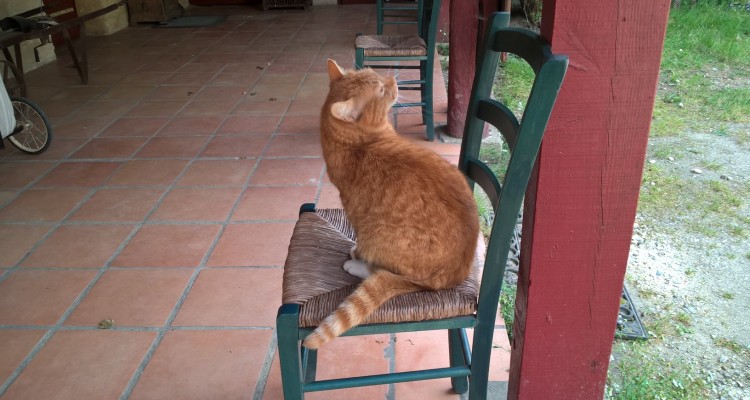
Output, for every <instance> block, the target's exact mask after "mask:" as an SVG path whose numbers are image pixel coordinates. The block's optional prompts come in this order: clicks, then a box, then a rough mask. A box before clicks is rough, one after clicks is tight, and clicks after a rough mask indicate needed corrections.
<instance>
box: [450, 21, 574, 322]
mask: <svg viewBox="0 0 750 400" xmlns="http://www.w3.org/2000/svg"><path fill="white" fill-rule="evenodd" d="M509 18H510V14H509V13H507V12H499V13H495V14H493V15H492V17H491V19H490V21H489V24H488V26H487V31H486V33H485V35H484V38H483V40H482V46H481V48H480V53H479V61H478V65H477V72H476V75H475V77H474V85H473V87H472V92H471V99H470V101H469V110H468V114H467V121H466V126H465V129H464V137H463V142H462V144H461V155H460V157H459V169H461V170H462V171H463V172H464V173H465V174H466V175H467V176H468V178H469V179H470V183H471V184H472V187H473V186H474V185H473V184H474V183H476V184H478V185H479V186H481V187H482V189H483V190H484V192H485V193H487V196H488V197H489V198H490V201H491V203H492V205H493V208H494V210H495V219H494V222H493V224H492V229H491V233H490V240H489V243H488V244H487V255H486V258H485V260H486V261H485V265H484V272H483V276H482V282H481V286H480V291H479V305H478V311H477V319H478V321H477V325H478V326H477V328H479V326H480V325H487V324H489V325H492V326H494V323H495V315H496V310H497V303H498V298H499V296H500V289H501V287H502V279H503V274H504V272H505V265H506V263H507V260H508V252H509V251H510V246H511V240H512V238H513V232H514V229H515V227H516V222H517V220H518V214H519V212H520V209H521V204H522V202H523V197H524V194H525V192H526V187H527V186H528V183H529V178H530V176H531V173H532V170H533V168H534V164H535V162H536V158H537V154H538V153H539V146H540V145H541V141H542V136H543V135H544V131H545V128H546V127H547V122H548V121H549V117H550V114H551V113H552V107H553V106H554V104H555V100H556V98H557V93H558V92H559V90H560V86H561V85H562V81H563V78H564V76H565V72H566V70H567V68H568V58H567V57H565V56H559V55H554V54H552V52H551V49H550V46H549V44H548V43H547V42H546V41H545V40H544V38H542V37H541V36H540V35H538V34H536V33H534V32H531V31H528V30H525V29H516V28H507V26H508V21H509ZM502 52H507V53H512V54H515V55H517V56H519V57H521V58H522V59H524V60H525V61H526V62H527V63H528V64H529V65H530V66H531V68H532V69H533V70H534V74H535V77H534V83H533V85H532V88H531V92H530V94H529V98H528V101H527V102H526V107H525V109H524V111H523V116H522V118H521V121H520V122H519V121H518V120H517V119H516V117H515V115H514V114H513V112H512V111H511V110H510V109H509V108H508V107H506V106H505V105H503V104H502V103H500V102H498V101H496V100H493V99H491V98H490V93H491V91H492V84H493V81H494V77H495V72H496V71H497V65H498V58H499V55H500V53H502ZM485 122H487V123H490V124H492V125H493V126H494V127H495V128H497V129H498V130H499V131H500V132H501V133H502V135H503V138H504V139H505V141H506V143H507V144H508V147H509V150H510V159H509V161H508V166H507V170H506V172H505V176H504V178H503V179H502V183H501V182H500V180H498V178H497V177H496V176H495V174H494V173H493V172H492V171H491V170H490V168H489V167H488V166H487V165H486V164H485V163H484V162H482V161H480V160H479V149H480V147H481V142H482V134H483V132H484V126H485V125H484V124H485Z"/></svg>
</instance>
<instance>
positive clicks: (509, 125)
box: [477, 99, 520, 149]
mask: <svg viewBox="0 0 750 400" xmlns="http://www.w3.org/2000/svg"><path fill="white" fill-rule="evenodd" d="M477 118H480V119H482V120H483V121H486V122H489V123H490V124H492V125H493V126H494V127H495V128H497V130H499V131H500V133H502V134H503V138H505V142H506V143H508V147H509V148H510V149H513V148H514V147H515V145H516V138H517V137H518V128H519V127H520V124H519V123H518V119H516V116H515V115H514V114H513V111H510V109H509V108H508V107H506V106H505V105H504V104H502V103H500V102H498V101H496V100H493V99H482V100H480V101H479V107H478V108H477Z"/></svg>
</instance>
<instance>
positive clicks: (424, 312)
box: [276, 13, 568, 400]
mask: <svg viewBox="0 0 750 400" xmlns="http://www.w3.org/2000/svg"><path fill="white" fill-rule="evenodd" d="M508 19H509V14H508V13H496V14H494V15H493V18H492V19H491V21H490V24H489V26H488V30H487V33H486V35H485V39H484V41H483V44H482V49H483V51H481V52H480V62H479V68H478V72H477V74H476V77H475V79H474V87H473V90H472V96H471V100H470V104H469V119H468V121H467V125H466V129H465V133H464V140H463V143H462V147H461V155H460V159H459V168H460V169H461V170H462V171H463V172H464V173H465V174H466V175H467V177H468V178H469V183H470V184H471V185H472V186H474V184H478V185H479V186H480V187H481V188H482V189H483V190H484V191H485V192H486V193H487V194H488V196H489V198H490V200H491V202H492V204H493V206H494V210H495V213H496V216H495V219H494V222H493V225H492V229H491V236H490V240H489V243H488V246H487V254H486V257H485V260H486V261H485V263H484V266H483V268H484V271H483V274H482V278H481V282H480V281H478V280H475V279H473V278H470V279H468V280H467V281H466V282H464V283H462V284H461V285H459V286H458V287H456V288H454V289H450V290H441V291H436V292H420V293H411V294H408V295H404V296H400V297H397V298H395V299H392V300H391V301H390V302H387V303H386V304H384V305H383V306H382V307H380V308H379V309H378V310H377V311H376V313H375V314H374V315H373V316H371V317H370V319H369V320H368V323H367V324H365V325H360V326H358V327H355V328H353V329H351V330H350V331H348V332H346V334H345V336H353V335H368V334H381V333H398V332H409V331H425V330H443V329H445V330H447V331H448V338H449V340H448V342H449V354H450V360H446V363H447V364H449V365H450V366H447V367H445V368H437V369H428V370H422V371H406V372H398V373H393V374H383V375H371V376H364V377H349V378H341V379H332V380H323V381H316V380H315V374H316V362H317V352H316V351H311V350H307V349H305V348H303V347H301V346H300V341H301V340H303V339H304V338H305V337H306V336H307V335H309V334H310V333H311V332H312V331H313V330H314V329H315V326H316V325H317V324H318V322H320V321H321V320H323V318H325V317H326V316H327V315H328V314H329V313H331V312H332V311H333V310H334V309H335V308H336V307H337V306H338V305H339V303H340V302H341V301H342V300H343V299H344V298H345V297H346V296H347V295H349V294H350V293H351V292H352V291H353V290H354V289H355V287H356V286H357V284H358V282H359V278H356V277H354V276H352V275H349V274H348V273H347V272H345V271H344V270H343V268H342V265H343V264H344V262H345V261H346V260H347V259H348V258H349V249H350V248H351V246H352V245H353V244H354V243H355V241H356V234H355V232H353V231H352V228H351V226H350V225H349V224H348V222H347V221H346V217H345V215H344V212H343V210H340V209H321V210H316V209H315V206H314V205H313V204H306V205H303V206H302V208H301V211H300V218H299V221H298V223H297V225H296V227H295V230H294V233H293V235H292V239H291V242H290V245H289V255H288V257H287V260H286V264H285V270H284V282H283V305H282V306H281V308H280V309H279V313H278V317H277V320H276V324H277V338H278V346H279V360H280V364H281V374H282V380H283V387H284V397H285V399H286V400H293V399H302V398H303V397H304V393H305V392H314V391H321V390H333V389H343V388H349V387H358V386H367V385H378V384H389V383H399V382H406V381H414V380H425V379H437V378H445V377H450V378H451V384H452V387H453V389H454V390H455V391H456V392H457V393H464V392H466V391H467V390H468V391H469V399H485V398H486V396H487V377H488V373H489V362H490V360H489V357H490V351H491V347H492V336H493V331H494V328H495V316H496V311H497V307H498V298H499V295H500V289H501V284H502V278H503V272H504V269H505V265H506V262H507V259H508V252H509V250H510V246H511V241H512V239H513V232H514V228H515V226H516V220H517V217H518V213H519V210H520V208H521V203H522V201H523V197H524V193H525V191H526V187H527V185H528V182H529V177H530V175H531V172H532V169H533V167H534V163H535V160H536V157H537V154H538V152H539V146H540V143H541V140H542V136H543V134H544V130H545V128H546V125H547V121H548V119H549V116H550V113H551V111H552V107H553V105H554V103H555V99H556V97H557V93H558V91H559V89H560V86H561V84H562V80H563V77H564V75H565V71H566V69H567V64H568V62H567V58H566V57H563V56H557V55H554V54H552V52H551V51H550V47H549V45H548V44H547V43H546V42H545V41H544V39H543V38H541V37H540V36H539V35H537V34H535V33H533V32H530V31H527V30H521V29H509V28H503V27H504V26H507V24H508ZM500 52H508V53H513V54H516V55H518V56H520V57H522V58H523V59H525V60H526V61H527V62H528V63H529V64H530V65H531V67H532V68H533V70H534V72H535V74H536V77H535V80H534V85H533V87H532V89H531V93H530V96H529V99H528V102H527V105H526V109H525V110H524V114H523V118H522V119H521V121H518V120H517V119H516V117H515V116H514V115H513V113H512V112H511V111H510V110H509V109H508V108H507V107H506V106H504V105H503V104H501V103H499V102H497V101H495V100H492V99H491V98H490V93H491V89H492V83H493V80H494V75H495V71H496V69H497V61H498V56H499V54H500ZM485 122H488V123H490V124H492V125H494V126H495V127H496V128H498V129H499V130H500V131H501V132H502V134H503V136H504V138H505V140H506V141H507V143H508V145H509V148H510V159H509V164H508V167H507V170H506V173H505V176H504V178H503V179H502V184H501V182H500V181H499V180H498V178H497V177H496V176H495V175H494V174H493V172H492V171H491V170H490V169H489V167H488V166H487V165H485V164H484V163H483V162H482V161H480V160H479V159H478V155H479V148H480V146H481V141H482V133H483V127H484V124H485ZM481 267H482V266H477V272H478V271H479V269H481ZM477 276H478V275H477ZM466 328H474V337H473V345H472V346H471V347H470V346H469V340H468V338H467V336H466V333H465V331H464V330H465V329H466ZM321 350H322V351H325V347H323V348H322V349H321Z"/></svg>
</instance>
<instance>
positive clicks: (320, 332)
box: [302, 270, 422, 349]
mask: <svg viewBox="0 0 750 400" xmlns="http://www.w3.org/2000/svg"><path fill="white" fill-rule="evenodd" d="M419 290H422V288H421V287H420V286H418V285H416V284H414V283H412V282H411V281H409V280H407V279H406V278H404V277H402V276H400V275H396V274H394V273H391V272H388V271H385V270H376V271H375V272H374V273H373V274H372V275H370V276H368V277H367V278H366V279H365V280H364V281H362V283H361V284H360V285H359V287H357V289H356V290H355V291H354V293H352V294H350V295H349V297H347V298H346V299H345V300H344V301H343V302H342V303H341V305H339V307H338V308H337V309H336V311H334V312H333V313H332V314H331V315H329V316H328V317H326V319H325V320H323V322H322V323H321V324H320V325H319V326H318V327H317V328H316V329H315V331H313V333H311V334H310V335H309V336H308V337H307V338H306V339H305V341H304V342H303V343H302V345H303V346H305V347H307V348H308V349H317V348H319V347H320V346H322V345H323V344H325V343H327V342H328V341H330V340H331V339H333V338H335V337H337V336H339V335H341V334H342V333H344V332H346V331H348V330H349V329H351V328H352V327H354V326H357V325H359V324H361V323H362V322H364V320H365V319H367V317H369V316H370V314H372V313H373V312H374V311H375V310H376V309H377V308H378V307H380V306H381V305H383V304H384V303H385V302H386V301H388V300H390V299H391V298H393V297H396V296H398V295H401V294H405V293H411V292H416V291H419Z"/></svg>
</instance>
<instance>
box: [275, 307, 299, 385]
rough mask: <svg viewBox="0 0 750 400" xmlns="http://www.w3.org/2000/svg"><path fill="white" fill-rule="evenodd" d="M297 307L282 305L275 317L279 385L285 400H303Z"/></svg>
mask: <svg viewBox="0 0 750 400" xmlns="http://www.w3.org/2000/svg"><path fill="white" fill-rule="evenodd" d="M298 322H299V305H296V304H284V305H282V306H281V308H279V314H278V316H277V317H276V336H277V339H278V346H279V364H280V367H281V384H282V387H283V388H284V399H285V400H303V399H304V398H305V393H304V392H303V390H302V382H303V380H302V379H303V377H302V360H301V358H300V344H299V334H298V329H299V328H298V327H297V325H298Z"/></svg>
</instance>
